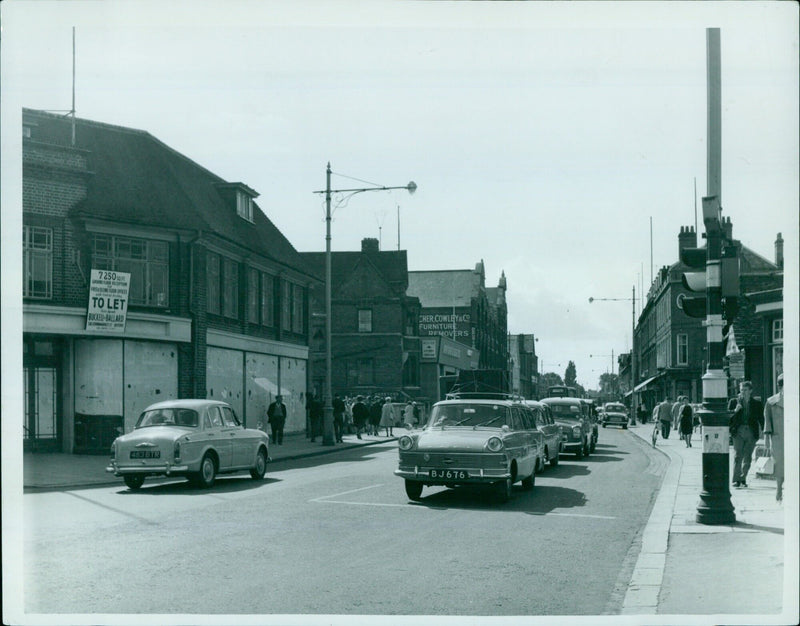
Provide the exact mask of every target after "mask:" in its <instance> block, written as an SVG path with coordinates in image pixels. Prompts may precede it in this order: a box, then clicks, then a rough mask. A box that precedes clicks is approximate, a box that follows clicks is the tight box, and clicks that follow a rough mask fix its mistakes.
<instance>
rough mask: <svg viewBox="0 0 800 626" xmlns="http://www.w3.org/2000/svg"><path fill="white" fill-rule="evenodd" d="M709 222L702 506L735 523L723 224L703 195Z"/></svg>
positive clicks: (707, 520)
mask: <svg viewBox="0 0 800 626" xmlns="http://www.w3.org/2000/svg"><path fill="white" fill-rule="evenodd" d="M703 205H704V207H703V208H704V210H703V213H704V221H705V226H706V244H707V247H706V320H705V323H704V325H705V327H706V340H707V344H708V369H707V370H706V373H705V374H704V375H703V409H702V411H700V416H701V419H702V423H703V490H702V491H701V492H700V502H699V503H698V505H697V517H696V519H697V522H698V523H700V524H730V523H733V522H735V521H736V515H735V514H734V512H733V505H732V504H731V492H730V487H729V485H728V477H729V467H730V452H729V445H728V440H729V436H730V433H729V428H728V422H729V413H728V408H727V401H728V377H727V375H726V374H725V370H724V369H723V358H724V356H725V350H724V345H723V336H722V328H723V326H724V324H725V321H724V317H723V315H722V280H721V277H722V273H721V271H720V267H721V256H722V228H721V225H720V221H719V209H718V207H719V203H718V202H717V198H716V197H711V198H703Z"/></svg>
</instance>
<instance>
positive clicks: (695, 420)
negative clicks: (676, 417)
mask: <svg viewBox="0 0 800 626" xmlns="http://www.w3.org/2000/svg"><path fill="white" fill-rule="evenodd" d="M692 428H693V430H694V431H698V430H699V431H700V434H701V435H702V434H703V423H702V421H701V420H700V414H699V413H698V412H697V406H692Z"/></svg>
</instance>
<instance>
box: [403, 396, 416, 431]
mask: <svg viewBox="0 0 800 626" xmlns="http://www.w3.org/2000/svg"><path fill="white" fill-rule="evenodd" d="M403 424H404V425H405V427H406V428H407V429H409V430H411V429H412V428H413V427H414V404H413V403H411V402H406V406H405V407H404V408H403Z"/></svg>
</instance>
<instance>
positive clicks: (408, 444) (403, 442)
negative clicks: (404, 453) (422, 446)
mask: <svg viewBox="0 0 800 626" xmlns="http://www.w3.org/2000/svg"><path fill="white" fill-rule="evenodd" d="M397 445H398V446H400V449H401V450H411V448H413V447H414V440H413V439H412V438H411V437H409V436H408V435H403V436H402V437H400V441H398V442H397Z"/></svg>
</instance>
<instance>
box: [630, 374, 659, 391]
mask: <svg viewBox="0 0 800 626" xmlns="http://www.w3.org/2000/svg"><path fill="white" fill-rule="evenodd" d="M659 376H661V374H656V375H655V376H653V377H652V378H648V379H647V380H646V381H644V382H642V383H639V384H638V385H636V386H635V387H634V388H633V390H634V391H641V390H642V389H644V388H645V387H647V385H649V384H650V383H652V382H653V381H654V380H655V379H656V378H658V377H659Z"/></svg>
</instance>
